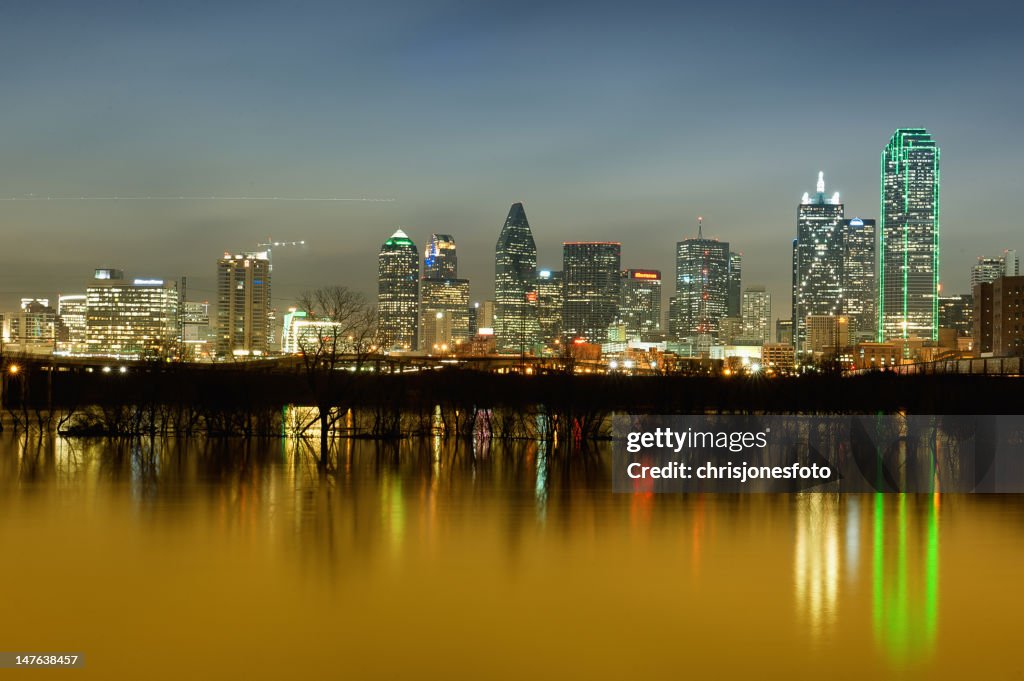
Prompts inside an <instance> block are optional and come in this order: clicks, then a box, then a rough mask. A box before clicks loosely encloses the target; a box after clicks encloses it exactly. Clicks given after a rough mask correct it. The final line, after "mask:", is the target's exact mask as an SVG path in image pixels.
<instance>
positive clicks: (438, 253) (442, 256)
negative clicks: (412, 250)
mask: <svg viewBox="0 0 1024 681" xmlns="http://www.w3.org/2000/svg"><path fill="white" fill-rule="evenodd" d="M458 271H459V261H458V258H457V256H456V251H455V239H454V238H453V237H452V235H450V234H431V235H430V241H429V242H427V246H426V248H424V249H423V278H424V279H456V278H458V276H459V274H458Z"/></svg>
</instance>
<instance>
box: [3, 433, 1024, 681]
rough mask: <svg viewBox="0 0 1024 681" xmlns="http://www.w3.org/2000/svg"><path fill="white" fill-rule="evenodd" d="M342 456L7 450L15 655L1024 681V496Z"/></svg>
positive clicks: (267, 669) (350, 668) (538, 455)
mask: <svg viewBox="0 0 1024 681" xmlns="http://www.w3.org/2000/svg"><path fill="white" fill-rule="evenodd" d="M341 449H342V451H341V454H340V458H339V463H338V466H337V467H336V469H334V470H332V471H331V472H329V473H328V474H327V475H326V476H324V475H321V474H320V473H319V472H318V471H317V468H316V466H315V463H314V462H313V459H312V458H311V455H310V451H309V449H308V448H306V447H304V446H302V444H301V443H296V442H294V441H288V440H282V441H274V442H265V443H262V444H255V443H254V444H250V445H246V444H245V443H243V442H241V441H232V442H230V443H203V442H201V441H195V442H191V443H180V442H179V443H174V442H170V443H163V444H161V443H159V442H158V443H156V444H154V445H152V446H151V445H149V444H143V445H136V446H114V445H111V444H110V443H106V442H103V441H97V442H83V441H67V440H62V439H59V438H54V437H52V436H47V437H44V438H43V439H42V440H39V439H36V438H29V439H28V440H27V441H26V440H25V439H15V438H13V437H12V436H11V435H9V434H7V435H5V436H3V439H2V440H0V540H2V547H3V549H2V556H0V584H3V585H4V586H3V613H4V614H3V617H2V618H0V650H8V651H12V650H29V651H34V652H41V651H55V652H56V651H68V652H82V653H84V654H85V656H86V668H85V669H84V670H80V671H77V672H52V674H74V675H75V677H76V678H90V679H92V678H95V679H120V678H124V679H138V678H146V679H183V678H248V679H263V678H267V679H270V678H274V679H280V678H352V679H372V678H382V679H394V678H474V679H479V678H487V679H492V678H495V679H501V678H509V679H521V678H570V679H575V678H594V679H602V678H608V679H624V678H643V677H644V676H649V677H651V678H666V677H671V678H684V677H686V678H688V677H690V676H691V675H693V676H694V677H696V678H701V677H704V678H740V677H744V676H747V677H752V678H766V677H768V678H773V677H777V676H786V677H788V678H794V679H801V678H807V679H811V678H814V679H820V678H823V677H827V678H840V679H842V678H850V679H873V678H886V677H897V676H898V677H900V678H907V677H913V678H933V679H935V678H995V677H998V678H1017V677H1021V676H1024V661H1022V659H1021V654H1020V652H1019V645H1018V644H1019V641H1020V612H1021V608H1022V605H1024V591H1022V590H1021V589H1020V588H1019V583H1020V574H1021V567H1022V566H1024V541H1022V538H1024V499H1022V498H1021V497H1011V496H994V495H990V496H982V495H977V496H951V495H943V496H934V495H920V496H914V495H903V496H900V495H886V496H881V495H879V496H872V495H865V496H856V495H844V496H836V495H813V494H807V495H793V496H788V495H779V496H769V495H745V496H724V495H700V496H673V495H659V496H651V495H632V496H631V495H613V494H611V492H610V469H609V466H610V458H611V457H610V455H609V453H608V452H603V451H599V452H596V453H594V454H591V455H589V456H585V457H584V456H574V457H572V458H568V457H566V456H565V455H564V454H563V453H562V452H556V453H555V454H553V455H550V456H545V454H544V451H543V449H542V448H540V447H539V446H538V445H537V444H533V443H519V444H515V445H511V446H499V445H496V444H495V445H492V446H485V445H483V444H481V445H479V446H477V447H475V448H473V447H465V446H463V447H461V448H456V447H454V446H452V445H443V444H442V443H440V442H438V441H430V440H422V441H416V442H406V443H403V444H402V445H401V446H387V445H381V444H378V443H372V442H365V441H364V442H352V443H347V444H343V445H342V447H341ZM0 674H9V675H14V674H16V672H11V671H7V672H0ZM40 675H41V676H47V675H49V673H48V672H42V673H40Z"/></svg>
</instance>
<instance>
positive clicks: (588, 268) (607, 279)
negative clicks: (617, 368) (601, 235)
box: [562, 241, 622, 343]
mask: <svg viewBox="0 0 1024 681" xmlns="http://www.w3.org/2000/svg"><path fill="white" fill-rule="evenodd" d="M621 257H622V244H620V243H618V242H611V241H567V242H565V243H563V244H562V276H563V278H564V282H565V283H564V290H565V294H564V296H565V297H564V299H563V303H562V331H563V334H564V335H565V338H566V340H567V341H568V340H569V339H573V340H576V339H583V340H585V341H586V342H588V343H603V342H605V341H606V340H607V339H608V326H609V325H611V324H612V323H613V322H614V321H615V319H616V317H617V316H618V313H619V297H620V294H619V277H620V272H619V267H620V262H621Z"/></svg>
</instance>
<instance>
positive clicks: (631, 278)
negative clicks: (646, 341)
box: [619, 269, 661, 338]
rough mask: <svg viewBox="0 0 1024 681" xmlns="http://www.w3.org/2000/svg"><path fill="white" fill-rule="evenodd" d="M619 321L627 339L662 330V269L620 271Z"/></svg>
mask: <svg viewBox="0 0 1024 681" xmlns="http://www.w3.org/2000/svg"><path fill="white" fill-rule="evenodd" d="M619 319H621V320H622V321H623V322H624V323H625V325H626V332H627V334H628V336H629V337H630V338H638V337H642V336H643V335H644V334H650V333H657V332H659V331H661V270H638V269H632V270H623V272H622V299H621V301H620V303H619Z"/></svg>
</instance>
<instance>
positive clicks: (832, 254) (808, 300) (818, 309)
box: [793, 172, 843, 353]
mask: <svg viewBox="0 0 1024 681" xmlns="http://www.w3.org/2000/svg"><path fill="white" fill-rule="evenodd" d="M842 222H843V204H842V203H840V202H839V193H838V192H836V193H835V194H833V195H832V196H828V195H826V194H825V174H824V173H823V172H819V173H818V183H817V187H816V191H815V193H814V194H813V195H811V194H809V193H804V196H803V199H801V201H800V205H799V206H797V210H796V239H794V240H793V340H794V345H795V346H796V349H797V352H798V353H805V352H808V351H809V348H808V347H807V326H806V321H807V317H809V316H812V315H813V316H820V315H837V314H840V313H841V312H842V308H843V289H842V267H843V251H842V238H841V235H842V232H841V224H842Z"/></svg>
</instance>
